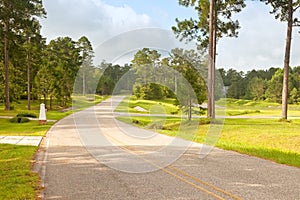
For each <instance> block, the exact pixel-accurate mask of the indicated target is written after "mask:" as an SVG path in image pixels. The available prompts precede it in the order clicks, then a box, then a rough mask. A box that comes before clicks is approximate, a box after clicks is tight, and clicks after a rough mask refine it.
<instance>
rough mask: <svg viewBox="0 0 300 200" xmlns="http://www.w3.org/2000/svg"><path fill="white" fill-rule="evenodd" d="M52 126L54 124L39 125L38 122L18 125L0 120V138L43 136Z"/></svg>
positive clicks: (6, 120) (7, 120)
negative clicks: (9, 136)
mask: <svg viewBox="0 0 300 200" xmlns="http://www.w3.org/2000/svg"><path fill="white" fill-rule="evenodd" d="M53 124H54V122H48V123H47V124H46V125H39V122H38V121H30V122H28V123H22V124H18V123H10V122H9V119H0V136H6V135H13V136H44V135H45V133H46V132H47V130H48V129H49V128H50V127H51V126H52V125H53Z"/></svg>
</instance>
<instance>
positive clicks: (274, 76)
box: [218, 66, 300, 103]
mask: <svg viewBox="0 0 300 200" xmlns="http://www.w3.org/2000/svg"><path fill="white" fill-rule="evenodd" d="M218 71H219V72H220V74H221V76H222V79H223V82H224V86H225V88H226V95H227V97H228V98H235V99H250V100H267V101H271V102H277V103H281V101H282V84H283V69H281V68H273V67H272V68H270V69H268V70H251V71H248V72H247V73H244V72H243V71H237V70H234V69H229V70H227V71H226V70H224V69H223V68H221V69H219V70H218ZM289 73H290V74H289V77H290V79H289V100H288V101H289V103H299V102H300V87H299V86H300V66H298V67H294V68H290V70H289Z"/></svg>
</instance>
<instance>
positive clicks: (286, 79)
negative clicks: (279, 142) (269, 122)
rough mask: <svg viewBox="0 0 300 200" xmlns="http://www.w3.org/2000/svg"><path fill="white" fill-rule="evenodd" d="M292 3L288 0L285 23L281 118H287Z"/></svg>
mask: <svg viewBox="0 0 300 200" xmlns="http://www.w3.org/2000/svg"><path fill="white" fill-rule="evenodd" d="M292 4H293V2H292V0H289V11H288V25H287V36H286V44H285V56H284V72H283V88H282V119H287V112H288V95H289V94H288V93H289V92H288V84H289V67H290V54H291V43H292V32H293V5H292Z"/></svg>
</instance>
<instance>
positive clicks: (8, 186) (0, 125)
mask: <svg viewBox="0 0 300 200" xmlns="http://www.w3.org/2000/svg"><path fill="white" fill-rule="evenodd" d="M91 97H92V96H91ZM91 97H89V98H86V97H74V101H75V102H74V104H73V105H74V106H75V109H74V110H72V109H71V110H70V109H68V110H66V111H61V108H57V110H50V111H48V112H47V113H46V115H47V119H53V120H60V119H62V118H64V117H65V116H67V115H69V114H72V113H73V112H77V111H80V110H83V109H84V108H86V107H89V106H92V105H95V104H98V103H100V102H101V101H102V100H103V99H105V98H107V97H105V98H102V97H100V96H96V98H95V101H93V99H91ZM39 104H40V102H37V101H36V102H32V110H30V111H27V101H19V102H18V103H13V104H12V105H13V106H14V110H10V111H5V110H4V105H3V104H0V107H1V109H0V116H16V115H17V114H19V113H31V114H36V115H37V116H39ZM53 124H54V122H47V124H46V125H39V123H38V121H30V122H28V123H22V124H18V123H10V122H9V119H1V118H0V136H6V135H13V136H44V135H45V134H46V132H47V131H48V129H49V128H50V127H51V126H52V125H53ZM37 149H38V147H31V146H16V145H6V144H0V199H16V200H18V199H20V200H24V199H26V200H30V199H36V194H37V193H38V192H39V190H40V189H41V188H40V186H39V176H38V174H36V173H33V172H32V171H31V168H32V158H33V156H34V154H35V152H36V150H37Z"/></svg>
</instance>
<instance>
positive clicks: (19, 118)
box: [9, 117, 30, 123]
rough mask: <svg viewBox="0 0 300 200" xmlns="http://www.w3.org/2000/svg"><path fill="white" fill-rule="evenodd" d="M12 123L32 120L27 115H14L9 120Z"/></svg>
mask: <svg viewBox="0 0 300 200" xmlns="http://www.w3.org/2000/svg"><path fill="white" fill-rule="evenodd" d="M9 121H10V122H11V123H27V122H29V121H30V120H29V119H28V118H26V117H14V118H11V119H10V120H9Z"/></svg>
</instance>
